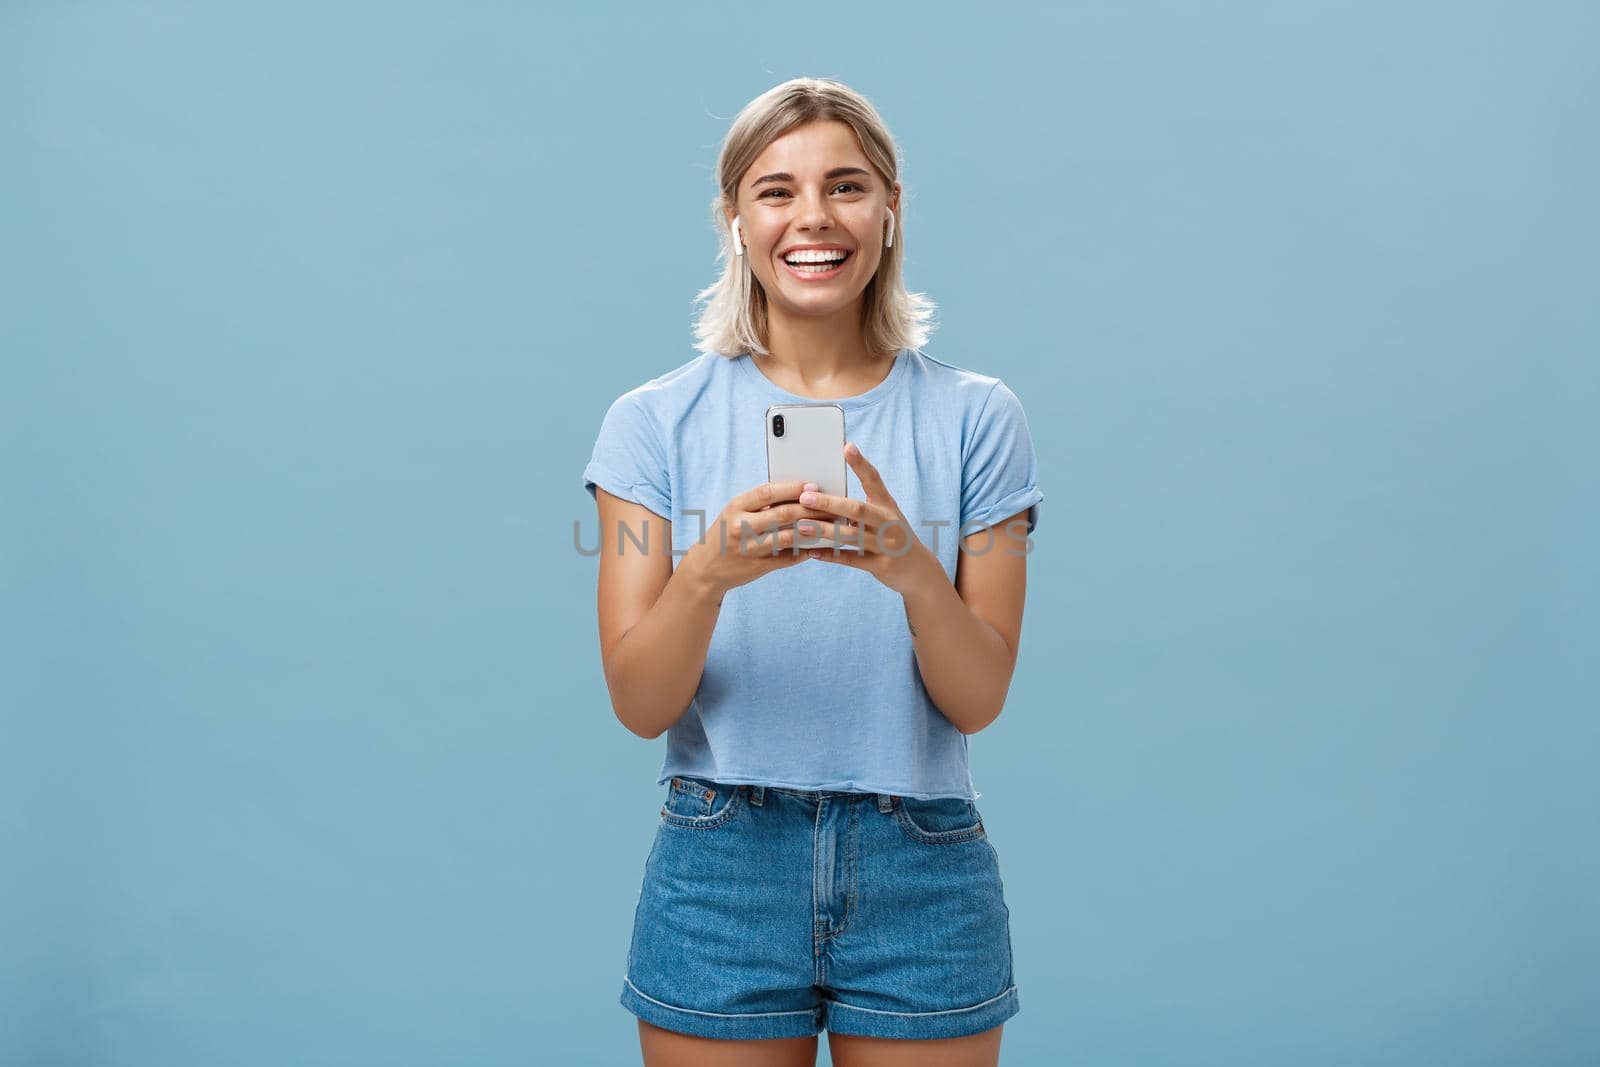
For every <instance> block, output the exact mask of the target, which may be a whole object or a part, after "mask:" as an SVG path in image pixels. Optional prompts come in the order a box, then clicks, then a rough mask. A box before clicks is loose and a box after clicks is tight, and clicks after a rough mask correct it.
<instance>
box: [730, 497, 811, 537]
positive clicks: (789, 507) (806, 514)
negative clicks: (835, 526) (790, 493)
mask: <svg viewBox="0 0 1600 1067" xmlns="http://www.w3.org/2000/svg"><path fill="white" fill-rule="evenodd" d="M832 518H834V516H833V515H831V514H830V513H828V512H826V511H823V510H822V509H821V508H808V507H806V506H805V505H804V504H779V505H777V506H776V507H771V508H768V509H767V510H766V511H752V512H750V513H748V514H746V515H743V516H741V517H740V519H739V522H740V523H747V524H748V525H749V527H750V529H751V530H752V531H754V532H756V533H761V532H763V531H766V530H771V529H775V528H776V527H779V526H788V525H790V524H792V523H794V522H797V521H799V520H800V519H832ZM734 525H735V526H737V525H738V523H735V524H734Z"/></svg>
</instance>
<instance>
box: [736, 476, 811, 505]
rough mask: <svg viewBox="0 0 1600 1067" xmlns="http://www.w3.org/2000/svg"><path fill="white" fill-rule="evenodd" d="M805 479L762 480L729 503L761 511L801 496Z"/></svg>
mask: <svg viewBox="0 0 1600 1067" xmlns="http://www.w3.org/2000/svg"><path fill="white" fill-rule="evenodd" d="M805 484H806V483H805V480H804V479H801V480H799V481H794V482H762V483H761V484H760V485H758V486H756V487H755V488H754V489H746V490H745V491H744V492H742V493H740V494H739V495H738V496H736V497H734V498H733V499H732V500H730V501H729V502H728V503H729V504H731V505H733V506H735V507H737V508H738V509H739V510H740V511H760V510H761V509H762V508H764V507H767V506H769V505H772V504H781V503H783V502H784V501H787V500H794V499H796V498H798V497H799V496H800V491H801V490H802V489H804V488H805Z"/></svg>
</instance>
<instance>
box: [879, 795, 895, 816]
mask: <svg viewBox="0 0 1600 1067" xmlns="http://www.w3.org/2000/svg"><path fill="white" fill-rule="evenodd" d="M893 808H894V797H893V795H891V794H889V793H879V794H878V810H879V811H881V812H883V813H884V814H888V813H889V812H890V811H891V810H892V809H893Z"/></svg>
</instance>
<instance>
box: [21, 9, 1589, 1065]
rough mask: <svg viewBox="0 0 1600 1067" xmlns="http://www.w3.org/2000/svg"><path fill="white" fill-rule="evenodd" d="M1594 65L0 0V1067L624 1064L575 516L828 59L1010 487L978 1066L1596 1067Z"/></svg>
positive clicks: (1020, 34) (1451, 15)
mask: <svg viewBox="0 0 1600 1067" xmlns="http://www.w3.org/2000/svg"><path fill="white" fill-rule="evenodd" d="M1597 33H1600V17H1597V16H1596V14H1595V9H1594V8H1593V7H1592V6H1589V5H1580V4H1571V3H1565V4H1564V3H1544V4H1538V3H1535V4H1531V5H1520V6H1518V5H1513V4H1511V3H1508V2H1507V3H1499V4H1492V3H1470V4H1462V3H1442V2H1428V3H1424V2H1418V3H1410V4H1400V5H1396V4H1392V3H1371V2H1367V3H1355V4H1350V3H1345V4H1329V3H1313V4H1294V5H1289V4H1273V3H1246V2H1228V3H1215V4H1206V5H1196V4H1184V3H1136V4H1111V3H1098V4H1068V5H1065V6H1049V5H1037V6H1029V7H1025V8H1018V9H1016V10H1014V11H1005V10H1003V9H985V10H984V12H983V13H981V14H975V13H973V11H972V10H971V9H970V7H969V6H965V5H963V6H959V7H952V8H950V9H948V10H946V9H941V8H939V7H937V6H931V5H926V4H918V5H905V6H903V7H894V8H885V7H883V6H881V5H866V6H862V5H853V4H832V3H822V4H814V5H808V6H799V7H796V6H787V7H762V6H756V5H727V6H721V7H717V6H709V5H707V6H700V7H691V6H684V5H648V6H647V5H639V6H637V7H611V8H605V7H601V8H590V9H585V8H583V7H582V6H580V5H565V6H560V7H557V8H554V9H552V10H550V11H548V12H545V13H537V12H536V9H535V6H534V5H505V4H501V5H489V4H483V5H453V6H452V5H416V4H395V3H386V4H378V3H368V4H363V5H355V4H325V3H317V4H312V3H293V4H270V5H268V4H256V5H248V6H247V5H233V6H232V9H231V10H223V9H222V6H221V5H190V4H174V3H144V4H139V5H132V4H109V3H73V4H58V3H46V2H34V3H11V4H7V5H6V6H5V7H4V9H3V10H0V85H3V88H0V143H3V144H4V146H5V147H4V150H3V160H4V162H3V165H0V354H3V370H4V375H3V379H0V511H3V513H4V517H3V519H0V946H3V950H0V1063H4V1064H7V1065H10V1064H19V1065H28V1067H35V1065H38V1067H47V1065H69V1064H70V1065H78V1064H95V1065H101V1064H104V1065H117V1067H123V1065H130V1067H131V1065H152V1067H156V1065H159V1067H179V1065H189V1064H195V1065H211V1064H221V1063H226V1064H230V1065H234V1067H249V1065H258V1064H259V1065H273V1067H277V1065H282V1064H291V1063H292V1064H330V1065H331V1064H339V1065H350V1064H390V1065H400V1064H406V1065H409V1064H419V1065H421V1064H464V1065H465V1064H472V1065H478V1064H522V1063H535V1062H538V1063H562V1064H596V1065H600V1064H605V1065H611V1064H619V1063H627V1062H636V1061H637V1056H638V1048H637V1038H636V1033H635V1027H634V1021H633V1019H632V1017H631V1016H629V1015H628V1014H627V1013H626V1012H625V1011H624V1010H623V1009H622V1008H621V1007H620V1006H619V1005H618V1004H617V1003H616V997H617V993H618V991H619V989H620V986H621V979H622V971H623V967H624V963H625V955H626V950H627V939H628V933H629V925H628V924H629V922H630V921H631V918H632V908H633V904H634V899H635V894H636V893H637V891H638V885H639V878H640V875H641V872H642V867H643V862H644V858H645V853H646V851H647V849H648V846H649V842H650V838H651V834H652V833H653V832H654V827H655V822H656V810H657V807H658V806H659V800H660V790H659V789H658V788H657V787H656V786H655V784H654V776H655V772H656V769H657V767H658V765H659V761H660V758H661V746H662V745H663V744H664V742H662V741H656V742H650V743H647V742H644V741H641V740H639V739H638V738H637V737H635V736H633V735H632V734H630V733H628V732H627V731H626V730H624V729H623V728H622V727H621V726H620V725H619V724H618V723H617V721H616V719H615V718H614V716H613V714H612V711H611V708H610V705H609V702H608V699H607V696H606V691H605V685H604V681H603V678H602V675H601V669H600V659H599V651H598V643H597V635H596V627H595V619H594V581H595V566H596V561H595V560H594V559H593V558H592V557H587V556H580V555H579V554H578V553H577V552H576V551H575V550H574V548H573V540H572V539H573V529H572V528H573V522H574V520H575V519H577V520H581V521H582V523H583V524H584V529H585V531H586V532H589V533H592V530H593V523H594V513H593V505H592V503H591V502H590V500H589V498H588V496H587V494H585V493H584V491H583V489H582V487H581V482H580V477H579V472H580V471H581V469H582V467H583V464H584V463H585V461H586V460H587V458H588V454H589V449H590V446H591V445H592V443H593V439H594V434H595V432H596V430H597V429H598V427H599V420H600V416H601V415H602V414H603V412H604V411H605V408H606V406H607V405H608V404H609V403H610V401H611V400H612V399H613V398H614V397H615V396H616V395H617V394H619V393H621V392H623V391H624V390H626V389H629V388H631V387H632V386H634V385H636V384H638V383H639V382H642V381H643V380H644V379H645V378H648V377H651V376H653V375H655V374H659V373H661V372H662V371H664V370H667V369H670V368H671V367H675V366H677V365H679V364H680V363H682V362H684V361H685V360H687V359H688V358H690V357H691V356H692V355H693V352H692V351H691V349H690V344H691V336H690V333H689V325H690V320H691V316H692V314H693V311H694V307H693V304H692V297H693V294H694V292H695V291H696V290H697V289H698V288H700V287H701V286H703V285H704V284H706V283H707V282H708V281H709V280H710V278H711V276H712V270H713V267H714V265H715V264H714V261H713V257H714V255H715V250H716V245H715V240H716V238H715V235H714V234H713V231H712V229H711V227H710V223H709V219H708V214H707V201H708V199H709V197H710V196H711V194H712V192H713V187H712V182H711V167H712V165H713V162H714V160H715V153H716V147H717V144H718V143H719V141H720V139H721V137H722V135H723V133H724V132H725V130H726V126H727V121H728V120H729V119H730V118H731V117H732V116H733V114H734V113H735V112H736V111H737V110H738V109H739V108H740V107H741V106H742V105H743V104H744V103H745V102H746V101H747V100H748V99H749V98H751V97H752V96H754V95H756V94H757V93H759V92H761V91H762V90H764V89H766V88H768V87H769V86H770V85H772V84H774V83H776V82H778V81H781V80H783V79H785V78H788V77H791V76H794V75H798V74H815V75H829V76H836V77H840V78H842V79H844V80H846V81H848V82H850V83H851V84H853V85H855V86H856V87H857V88H859V89H861V90H862V91H863V92H865V93H867V94H868V95H869V96H870V97H871V98H872V99H873V100H874V102H875V103H876V104H877V105H878V107H879V109H880V110H881V111H882V113H883V114H884V116H885V118H886V119H887V120H888V121H889V123H890V125H891V127H892V128H893V129H894V131H895V133H896V134H897V136H898V137H899V138H900V142H901V150H902V152H903V154H904V156H905V159H906V165H907V170H906V173H905V176H904V180H905V182H906V194H907V201H906V208H905V210H904V212H903V215H904V222H905V233H906V236H905V242H906V250H907V253H908V256H909V262H908V267H907V270H908V275H909V283H910V284H911V286H912V287H913V288H915V289H918V290H921V291H925V292H927V293H928V294H929V295H930V296H932V297H933V298H934V299H936V300H937V301H939V303H940V306H941V313H940V319H941V322H942V324H943V325H942V328H941V329H940V330H939V332H938V333H937V334H936V335H935V337H934V339H933V340H932V342H931V343H930V344H929V345H928V351H929V352H930V353H931V354H933V355H936V356H938V357H940V358H942V359H945V360H947V361H949V362H954V363H956V364H958V365H964V366H969V367H972V368H974V369H977V370H981V371H983V372H985V373H990V374H996V375H999V376H1001V377H1003V378H1004V379H1005V380H1006V382H1007V383H1008V384H1009V385H1010V386H1011V387H1012V388H1013V389H1014V390H1015V391H1016V392H1017V393H1018V395H1019V396H1020V397H1021V398H1022V400H1023V403H1024V405H1025V406H1026V408H1027V410H1028V413H1029V419H1030V423H1031V426H1032V429H1033V434H1034V438H1035V442H1036V444H1037V446H1038V449H1039V456H1040V464H1041V475H1042V482H1041V484H1042V486H1043V488H1044V489H1045V492H1046V501H1045V503H1044V505H1043V509H1042V515H1041V522H1040V526H1039V529H1038V530H1037V532H1036V535H1035V537H1036V550H1035V552H1034V554H1033V555H1032V557H1031V561H1032V566H1031V573H1030V577H1031V587H1030V593H1029V599H1028V607H1027V621H1026V626H1025V629H1024V636H1023V643H1022V652H1021V659H1020V662H1019V664H1018V669H1017V676H1016V680H1015V683H1014V685H1013V688H1012V692H1011V697H1010V701H1009V703H1008V705H1007V709H1006V712H1005V713H1004V714H1003V715H1002V716H1001V718H1000V719H999V720H998V721H997V722H996V723H995V724H994V725H993V726H991V727H990V728H989V729H987V730H985V731H983V732H982V733H981V734H979V735H977V737H975V738H974V740H973V772H974V776H975V779H976V781H977V783H978V786H979V788H980V790H982V791H983V794H984V799H983V801H982V807H983V810H984V814H985V816H986V819H987V821H988V823H989V826H990V832H991V839H992V841H993V843H994V844H995V846H996V848H997V850H998V852H999V854H1000V857H1001V861H1002V867H1003V871H1004V876H1005V881H1006V891H1007V897H1008V900H1009V902H1010V905H1011V910H1012V916H1013V923H1014V934H1015V939H1016V952H1017V957H1016V974H1017V979H1018V983H1019V991H1020V996H1021V1002H1022V1005H1023V1010H1022V1013H1021V1014H1020V1015H1018V1016H1017V1017H1016V1018H1015V1019H1014V1020H1012V1021H1011V1022H1009V1023H1008V1024H1007V1026H1006V1038H1005V1062H1006V1063H1008V1064H1014V1065H1022V1064H1041V1065H1057V1064H1068V1063H1071V1064H1095V1065H1097V1067H1101V1065H1123V1064H1126V1065H1130V1067H1134V1065H1136V1067H1156V1065H1167V1064H1171V1065H1185V1067H1192V1065H1197V1064H1219V1065H1222V1064H1225V1065H1228V1067H1247V1065H1262V1067H1280V1065H1283V1064H1296V1065H1297V1067H1316V1065H1324V1064H1326V1065H1330V1067H1347V1065H1349V1064H1355V1063H1359V1064H1364V1065H1387V1064H1451V1065H1453V1067H1467V1065H1477V1064H1483V1065H1490V1064H1493V1065H1501V1064H1508V1063H1516V1064H1519V1065H1524V1067H1533V1065H1543V1064H1552V1065H1553V1064H1577V1063H1594V1062H1596V1061H1597V1059H1600V1016H1597V1015H1596V1014H1595V1013H1594V1011H1593V1008H1594V1005H1595V1004H1596V1003H1600V914H1597V909H1596V907H1595V902H1596V900H1597V899H1600V855H1597V848H1596V825H1597V815H1600V787H1597V785H1596V773H1595V768H1596V764H1597V757H1600V727H1597V723H1596V715H1595V712H1596V710H1597V708H1600V692H1597V689H1600V687H1597V683H1596V675H1595V671H1594V667H1593V662H1594V654H1595V651H1596V647H1597V645H1600V641H1597V638H1600V626H1597V609H1596V603H1597V593H1600V583H1597V568H1596V564H1595V555H1594V549H1595V545H1596V543H1597V541H1600V505H1597V499H1596V497H1597V494H1596V486H1595V474H1594V464H1595V458H1596V455H1597V454H1600V439H1597V438H1600V433H1597V430H1596V416H1595V409H1596V404H1597V402H1600V388H1597V380H1600V375H1597V371H1596V361H1595V358H1596V353H1597V352H1600V317H1597V313H1596V306H1597V305H1596V293H1597V288H1600V286H1597V274H1596V270H1595V266H1594V263H1595V259H1594V256H1595V244H1596V240H1597V238H1600V233H1597V232H1596V231H1597V226H1596V215H1595V210H1594V194H1595V190H1596V189H1597V188H1600V166H1597V162H1600V146H1597V136H1596V131H1597V130H1600V82H1597V81H1596V77H1595V73H1594V69H1595V68H1594V61H1593V42H1594V40H1595V38H1596V35H1597ZM586 540H587V538H586ZM823 1061H824V1062H826V1061H827V1058H826V1052H824V1053H823Z"/></svg>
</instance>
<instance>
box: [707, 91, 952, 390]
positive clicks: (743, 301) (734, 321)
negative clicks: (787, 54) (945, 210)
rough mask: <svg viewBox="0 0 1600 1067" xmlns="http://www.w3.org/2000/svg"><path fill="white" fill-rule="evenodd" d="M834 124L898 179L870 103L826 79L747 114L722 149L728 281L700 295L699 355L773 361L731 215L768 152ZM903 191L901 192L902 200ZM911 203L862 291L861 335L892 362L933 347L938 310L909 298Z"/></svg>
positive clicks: (720, 222) (720, 207)
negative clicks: (742, 186) (787, 138)
mask: <svg viewBox="0 0 1600 1067" xmlns="http://www.w3.org/2000/svg"><path fill="white" fill-rule="evenodd" d="M828 119H833V120H837V121H840V122H844V123H846V124H848V125H849V126H850V128H851V129H853V130H854V131H855V134H856V140H858V141H859V142H860V143H861V150H862V151H863V152H865V153H866V156H867V159H868V161H869V162H870V163H871V164H872V165H873V166H874V167H875V168H877V170H878V171H879V173H881V174H882V175H883V176H884V177H885V178H886V179H888V181H889V184H890V187H891V188H892V187H893V184H894V182H895V181H896V180H897V179H898V176H899V174H900V166H899V160H898V159H897V156H896V151H895V145H894V138H892V137H891V136H890V135H889V129H888V127H887V126H885V125H884V123H883V119H881V118H879V117H878V112H877V111H876V110H875V109H874V108H873V106H872V104H871V103H869V102H868V101H867V99H866V97H864V96H862V95H861V94H860V93H858V92H856V91H855V90H854V89H851V88H850V87H849V86H847V85H844V84H842V83H841V82H837V81H833V80H831V79H828V78H793V79H790V80H789V81H786V82H784V83H783V84H781V85H776V86H773V87H772V88H771V89H768V90H767V91H766V92H764V93H762V94H761V95H760V96H758V97H756V98H755V99H754V100H752V101H750V102H749V103H748V104H746V105H745V106H744V110H742V111H740V112H739V114H738V115H736V116H735V117H734V120H733V125H732V126H731V127H729V129H728V135H727V137H726V138H725V139H724V140H723V142H722V151H721V152H720V153H719V154H718V157H717V186H718V191H717V195H716V196H714V197H712V198H711V217H712V222H713V224H714V225H715V227H716V229H717V230H718V232H719V233H720V234H721V237H722V251H721V258H723V259H724V260H726V263H725V264H724V265H723V268H722V276H721V277H720V278H718V279H717V280H716V281H715V282H714V283H712V284H711V285H709V286H707V287H706V288H705V289H702V290H701V291H700V292H699V293H697V294H696V295H695V300H696V302H704V303H705V305H706V306H705V308H704V309H703V310H702V311H701V312H700V316H699V320H698V321H697V322H696V324H695V336H696V338H698V342H699V343H698V344H696V345H695V347H696V348H697V349H698V350H699V351H701V352H704V353H707V354H710V353H713V352H715V353H717V354H718V355H722V356H727V357H728V358H730V359H732V358H735V357H737V356H739V355H742V354H743V353H744V352H746V351H750V352H755V353H759V354H761V355H767V354H768V352H767V347H766V345H767V339H768V338H767V294H766V291H765V290H763V289H762V288H761V286H760V285H759V284H757V282H756V280H755V276H754V275H753V274H752V273H751V272H750V267H749V265H748V262H747V261H748V258H749V257H748V256H736V255H734V254H733V241H734V237H733V232H732V230H731V229H729V227H728V218H727V214H726V212H727V211H728V210H729V209H732V210H734V211H735V213H737V205H738V191H739V180H740V179H741V178H742V177H743V176H744V174H745V172H746V171H748V170H749V169H750V167H751V166H752V165H753V164H754V163H755V161H756V157H757V156H759V155H761V153H762V152H764V151H766V148H767V146H768V145H770V144H771V143H772V142H773V141H776V140H777V139H778V138H779V137H782V136H783V135H784V134H786V133H788V132H789V131H790V130H793V129H795V128H796V127H799V126H803V125H805V124H806V123H809V122H817V121H821V120H828ZM903 191H904V187H903V186H902V192H903ZM904 218H905V198H904V197H903V196H902V198H901V200H900V210H899V211H896V212H895V213H894V243H893V244H891V245H890V246H889V247H888V248H885V249H884V250H883V258H882V260H881V261H880V262H879V264H878V270H877V273H876V274H874V275H873V277H872V280H871V281H869V282H867V287H866V289H865V291H864V300H863V305H864V306H863V308H862V322H861V331H862V337H863V340H864V341H865V342H866V347H867V350H868V351H869V352H871V353H872V354H873V355H874V356H883V357H891V356H893V355H894V354H895V353H896V352H899V351H900V350H901V349H902V348H920V347H921V346H923V345H925V344H927V342H928V334H929V333H930V332H931V331H932V330H933V328H934V324H933V322H932V316H933V312H934V309H935V307H936V306H937V305H935V304H934V302H933V301H932V300H929V299H928V298H927V297H926V296H925V295H924V294H922V293H912V292H908V291H907V290H906V287H905V281H904V279H903V278H902V277H901V273H900V265H901V262H902V258H903V256H904V250H905V242H904V240H902V233H901V230H902V228H903V226H904Z"/></svg>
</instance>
